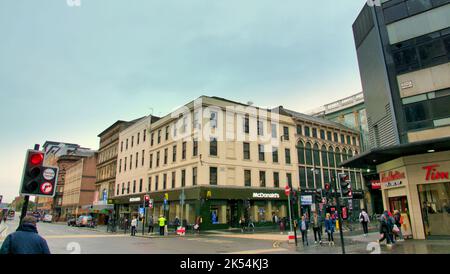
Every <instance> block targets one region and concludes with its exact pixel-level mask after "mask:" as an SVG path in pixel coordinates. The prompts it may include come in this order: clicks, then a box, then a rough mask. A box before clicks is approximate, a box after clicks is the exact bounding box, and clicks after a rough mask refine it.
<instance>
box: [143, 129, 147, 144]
mask: <svg viewBox="0 0 450 274" xmlns="http://www.w3.org/2000/svg"><path fill="white" fill-rule="evenodd" d="M146 138H147V130H146V129H144V131H142V141H143V142H145V140H146Z"/></svg>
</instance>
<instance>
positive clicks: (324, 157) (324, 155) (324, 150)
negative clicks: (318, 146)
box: [320, 146, 328, 166]
mask: <svg viewBox="0 0 450 274" xmlns="http://www.w3.org/2000/svg"><path fill="white" fill-rule="evenodd" d="M320 153H321V155H322V166H328V157H327V148H326V147H325V146H322V150H321V151H320Z"/></svg>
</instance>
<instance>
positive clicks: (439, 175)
mask: <svg viewBox="0 0 450 274" xmlns="http://www.w3.org/2000/svg"><path fill="white" fill-rule="evenodd" d="M438 167H439V165H430V166H424V167H422V169H425V170H426V171H427V174H426V175H425V180H426V181H435V180H441V179H447V180H448V179H449V175H448V172H445V171H439V170H438V169H437V168H438Z"/></svg>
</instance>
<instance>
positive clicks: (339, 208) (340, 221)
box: [332, 176, 345, 254]
mask: <svg viewBox="0 0 450 274" xmlns="http://www.w3.org/2000/svg"><path fill="white" fill-rule="evenodd" d="M333 181H334V182H333V183H334V184H333V187H334V189H335V190H336V192H335V193H338V192H337V191H338V189H337V187H336V178H335V177H334V176H333ZM333 187H332V188H333ZM335 198H336V207H337V209H336V210H337V212H338V220H339V235H340V237H341V246H342V254H345V244H344V233H343V231H342V217H341V214H342V209H341V201H340V197H339V195H337V197H335Z"/></svg>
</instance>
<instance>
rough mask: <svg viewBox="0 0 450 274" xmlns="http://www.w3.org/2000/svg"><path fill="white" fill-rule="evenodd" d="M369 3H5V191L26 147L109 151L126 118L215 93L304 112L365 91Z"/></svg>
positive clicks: (0, 92) (1, 34)
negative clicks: (360, 28) (114, 129)
mask: <svg viewBox="0 0 450 274" xmlns="http://www.w3.org/2000/svg"><path fill="white" fill-rule="evenodd" d="M364 3H365V0H339V1H335V0H321V1H319V0H316V1H303V0H283V1H279V0H278V1H275V0H270V1H269V0H244V1H242V0H128V1H125V0H81V6H80V7H69V6H68V5H67V3H66V0H2V1H1V2H0V104H1V105H0V123H1V125H2V129H3V130H2V133H1V134H0V141H1V143H2V144H3V151H4V152H5V156H4V157H2V158H1V160H0V166H1V171H0V195H1V194H3V195H4V196H5V198H6V200H7V201H11V200H12V199H13V198H14V196H16V195H17V193H18V188H19V180H20V176H21V172H22V165H23V160H24V156H25V150H26V149H27V148H30V147H32V146H33V144H34V143H41V144H42V143H43V142H45V141H46V140H54V141H66V142H72V143H78V144H80V145H82V146H85V147H91V148H93V149H97V148H98V138H97V137H96V136H97V134H98V133H99V132H101V131H102V130H103V129H105V128H107V127H108V126H109V125H110V124H112V123H113V122H114V121H116V120H118V119H124V120H131V119H134V118H137V117H140V116H143V115H146V114H149V112H150V108H153V114H154V115H165V114H167V113H168V112H170V111H171V110H173V109H174V108H175V107H177V106H179V105H181V104H184V103H186V102H188V101H190V100H193V99H195V98H196V97H198V96H200V95H202V94H204V95H215V96H221V97H226V98H229V99H232V100H237V101H242V102H247V101H253V102H254V103H255V104H256V105H258V106H267V107H272V106H276V105H283V106H285V107H287V108H291V109H294V110H297V111H300V112H302V111H303V112H304V111H307V110H310V109H311V108H314V107H317V106H320V105H322V104H325V103H327V102H330V101H333V100H335V99H339V98H341V97H344V96H348V95H351V94H354V93H357V92H359V91H361V84H360V78H359V72H358V66H357V61H356V53H355V49H354V44H353V35H352V29H351V25H352V23H353V21H354V20H355V18H356V16H357V15H358V12H359V11H360V9H361V8H362V6H363V4H364Z"/></svg>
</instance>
